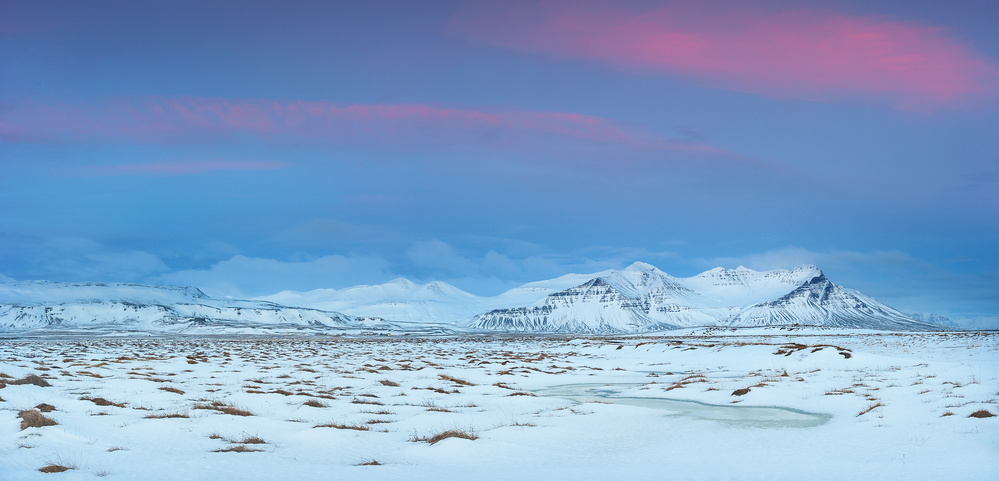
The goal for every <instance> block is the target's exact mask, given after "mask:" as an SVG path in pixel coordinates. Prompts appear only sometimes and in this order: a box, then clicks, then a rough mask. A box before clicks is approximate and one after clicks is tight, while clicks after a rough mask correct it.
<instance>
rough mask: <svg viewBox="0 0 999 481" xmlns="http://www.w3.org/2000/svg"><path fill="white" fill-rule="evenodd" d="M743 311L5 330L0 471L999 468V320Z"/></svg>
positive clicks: (837, 472)
mask: <svg viewBox="0 0 999 481" xmlns="http://www.w3.org/2000/svg"><path fill="white" fill-rule="evenodd" d="M746 332H747V331H740V332H739V333H737V334H732V333H724V332H722V333H716V334H711V335H694V334H690V333H688V334H687V335H682V336H670V337H626V338H568V337H565V338H556V337H501V336H491V337H474V338H393V339H353V340H351V339H323V340H305V339H263V340H261V339H249V340H218V339H213V340H205V339H143V340H139V339H74V340H62V341H59V340H7V341H0V386H3V385H4V384H6V386H5V387H3V388H2V389H0V398H2V402H0V480H29V479H123V480H160V479H171V480H173V479H176V480H202V479H203V480H227V479H238V480H283V479H289V480H312V479H323V480H325V479H337V480H341V479H364V480H378V479H398V480H402V479H405V480H422V479H433V480H447V479H462V480H466V479H472V480H482V479H524V480H527V479H568V480H587V479H602V480H606V479H788V480H802V479H836V480H843V479H879V480H883V479H904V480H914V479H927V480H938V479H982V480H986V479H988V480H994V479H999V417H976V416H987V415H988V414H999V345H997V339H999V334H997V333H995V332H992V333H930V334H910V333H906V334H897V333H890V334H888V333H885V334H878V333H848V332H845V331H816V332H812V331H794V332H789V333H781V331H778V330H768V331H757V332H756V333H755V334H746ZM748 332H750V333H752V331H748ZM31 375H37V376H40V378H36V377H31ZM44 384H49V386H43V385H44ZM667 399H671V400H680V401H687V402H673V401H668V400H667ZM690 401H696V402H690ZM754 407H770V409H754ZM777 408H781V409H777ZM784 408H786V409H784ZM976 413H977V414H976ZM973 414H975V416H972V415H973ZM46 424H51V425H46ZM36 426H37V427H36ZM63 467H64V468H69V469H68V470H66V471H63V472H59V473H44V472H41V471H39V470H40V469H41V468H46V470H47V471H48V470H51V471H58V470H61V469H62V468H63Z"/></svg>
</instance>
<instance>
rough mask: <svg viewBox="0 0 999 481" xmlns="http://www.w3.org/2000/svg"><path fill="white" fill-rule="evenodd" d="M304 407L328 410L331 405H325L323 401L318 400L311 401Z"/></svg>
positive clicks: (305, 403)
mask: <svg viewBox="0 0 999 481" xmlns="http://www.w3.org/2000/svg"><path fill="white" fill-rule="evenodd" d="M302 405H303V406H309V407H313V408H328V407H330V405H329V404H326V403H324V402H322V401H319V400H317V399H309V400H308V401H305V402H304V403H302Z"/></svg>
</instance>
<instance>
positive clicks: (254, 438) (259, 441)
mask: <svg viewBox="0 0 999 481" xmlns="http://www.w3.org/2000/svg"><path fill="white" fill-rule="evenodd" d="M229 442H230V443H232V444H267V441H264V440H263V439H261V438H259V437H258V436H247V437H245V438H243V439H241V440H238V441H237V440H235V439H230V440H229Z"/></svg>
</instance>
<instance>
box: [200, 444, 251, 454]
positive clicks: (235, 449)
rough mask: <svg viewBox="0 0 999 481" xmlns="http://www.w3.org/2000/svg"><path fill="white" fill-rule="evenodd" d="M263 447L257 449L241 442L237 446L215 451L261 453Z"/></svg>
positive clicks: (214, 451) (215, 450) (214, 450)
mask: <svg viewBox="0 0 999 481" xmlns="http://www.w3.org/2000/svg"><path fill="white" fill-rule="evenodd" d="M262 451H263V449H256V448H251V447H247V446H246V445H245V444H240V445H237V446H229V447H228V448H219V449H213V450H212V452H213V453H259V452H262Z"/></svg>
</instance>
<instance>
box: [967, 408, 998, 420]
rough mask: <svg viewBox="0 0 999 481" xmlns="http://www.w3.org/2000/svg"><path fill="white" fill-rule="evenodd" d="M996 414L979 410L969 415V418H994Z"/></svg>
mask: <svg viewBox="0 0 999 481" xmlns="http://www.w3.org/2000/svg"><path fill="white" fill-rule="evenodd" d="M995 416H996V415H995V414H992V413H990V412H988V411H986V410H984V409H979V410H977V411H975V412H973V413H971V414H969V415H968V417H969V418H993V417H995Z"/></svg>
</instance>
